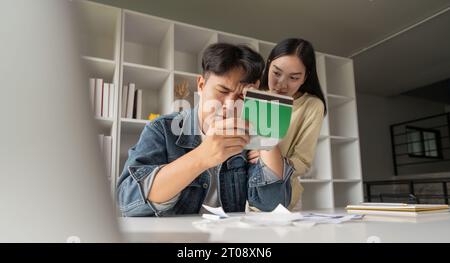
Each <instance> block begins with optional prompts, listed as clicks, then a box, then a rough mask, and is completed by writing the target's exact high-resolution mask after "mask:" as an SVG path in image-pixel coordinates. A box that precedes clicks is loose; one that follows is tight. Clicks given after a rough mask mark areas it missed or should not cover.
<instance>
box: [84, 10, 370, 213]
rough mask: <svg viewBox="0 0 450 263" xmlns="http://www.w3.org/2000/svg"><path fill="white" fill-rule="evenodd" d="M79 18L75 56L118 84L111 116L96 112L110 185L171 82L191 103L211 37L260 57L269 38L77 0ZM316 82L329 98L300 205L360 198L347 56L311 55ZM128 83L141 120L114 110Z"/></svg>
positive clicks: (168, 98)
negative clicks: (184, 89) (137, 98)
mask: <svg viewBox="0 0 450 263" xmlns="http://www.w3.org/2000/svg"><path fill="white" fill-rule="evenodd" d="M77 6H80V9H81V11H82V13H83V16H84V19H83V20H84V24H85V25H84V27H83V28H84V30H83V31H82V32H81V36H82V40H83V45H82V52H83V54H82V55H83V57H82V59H83V60H84V61H85V62H86V69H87V71H88V75H89V77H95V78H103V79H104V80H105V81H106V82H110V83H114V84H115V86H116V87H117V88H116V89H115V94H114V103H115V107H114V109H115V112H114V116H113V118H97V123H98V125H99V128H100V131H101V132H103V133H104V134H108V135H111V136H112V138H113V146H112V148H113V149H112V152H113V160H112V166H113V167H111V174H112V176H111V178H113V179H112V180H111V190H112V193H114V191H115V187H114V186H115V184H116V180H117V178H118V176H120V174H121V172H122V170H123V166H124V163H125V161H126V159H127V157H128V149H129V148H130V147H131V146H133V145H134V144H135V143H136V142H137V140H138V138H139V135H140V133H141V132H142V129H143V128H144V127H145V124H146V123H147V122H148V120H147V117H148V115H149V114H150V113H158V114H167V113H170V112H172V109H173V107H174V104H173V102H174V100H175V94H174V87H175V85H179V84H181V83H187V85H188V88H189V90H190V95H189V97H188V98H187V100H188V101H189V103H190V105H194V104H193V103H194V101H195V98H194V92H195V91H196V90H197V87H196V79H197V76H198V75H199V74H200V73H201V56H202V52H203V51H204V49H205V48H206V47H207V46H208V45H209V44H212V43H216V42H227V43H234V44H246V45H248V46H250V47H252V48H254V49H255V50H256V51H259V52H260V53H261V55H262V56H263V57H264V58H265V59H267V57H268V55H269V53H270V51H271V49H272V48H273V47H274V46H275V43H271V42H267V41H261V40H258V39H253V38H249V37H245V36H239V35H234V34H229V33H226V32H220V31H217V30H212V29H208V28H202V27H198V26H193V25H189V24H185V23H180V22H177V21H172V20H168V19H164V18H158V17H155V16H151V15H147V14H143V13H139V12H135V11H130V10H126V9H121V8H116V7H112V6H108V5H103V4H98V3H93V2H90V1H81V2H77ZM316 60H317V61H316V63H317V71H318V75H319V80H320V83H321V85H322V88H323V91H324V93H325V95H326V100H327V102H328V115H327V116H326V118H325V119H324V122H323V125H322V129H321V132H320V137H319V140H318V144H317V151H316V156H315V158H314V161H313V166H312V168H311V170H310V171H309V172H308V173H307V174H306V175H305V176H304V177H302V178H301V179H300V182H301V183H302V186H303V188H304V189H305V190H304V193H303V196H302V200H303V202H302V209H320V208H333V207H342V206H345V205H347V204H348V203H356V202H359V201H362V200H363V192H362V175H361V160H360V149H359V135H358V123H357V110H356V99H355V84H354V76H353V62H352V60H351V59H348V58H343V57H338V56H334V55H330V54H325V53H321V52H317V53H316ZM128 83H135V86H136V89H141V90H142V97H143V100H142V102H143V105H142V118H143V119H142V120H137V119H129V118H124V117H122V116H121V112H122V107H123V106H124V105H123V102H122V95H121V94H122V88H123V86H124V85H126V84H128Z"/></svg>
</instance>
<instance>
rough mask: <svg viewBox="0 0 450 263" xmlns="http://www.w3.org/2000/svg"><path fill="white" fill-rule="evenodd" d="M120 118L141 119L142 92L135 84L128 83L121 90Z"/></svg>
mask: <svg viewBox="0 0 450 263" xmlns="http://www.w3.org/2000/svg"><path fill="white" fill-rule="evenodd" d="M122 103H123V104H122V112H121V116H122V117H123V118H128V119H142V90H141V89H136V84H134V83H128V85H124V86H123V90H122Z"/></svg>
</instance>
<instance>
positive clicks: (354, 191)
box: [333, 181, 363, 208]
mask: <svg viewBox="0 0 450 263" xmlns="http://www.w3.org/2000/svg"><path fill="white" fill-rule="evenodd" d="M333 194H334V207H337V208H340V207H345V206H347V205H350V204H358V203H360V202H362V201H363V199H362V196H363V194H362V183H361V182H360V181H359V182H358V181H356V182H334V183H333Z"/></svg>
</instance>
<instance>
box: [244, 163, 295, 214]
mask: <svg viewBox="0 0 450 263" xmlns="http://www.w3.org/2000/svg"><path fill="white" fill-rule="evenodd" d="M293 172H294V168H293V166H292V165H291V164H290V163H289V161H288V160H287V159H286V158H283V177H282V178H281V179H280V178H279V177H278V176H277V175H276V174H275V173H274V172H273V171H272V170H271V169H270V168H269V167H268V166H267V165H266V164H265V163H264V162H263V161H262V159H261V158H258V162H257V163H256V164H249V166H248V176H249V177H248V202H249V205H250V206H252V207H256V208H258V209H259V210H261V211H272V210H273V209H275V208H276V207H277V206H278V204H282V205H283V206H285V207H288V206H289V202H290V201H291V194H292V193H291V192H292V189H291V183H290V178H291V176H292V174H293Z"/></svg>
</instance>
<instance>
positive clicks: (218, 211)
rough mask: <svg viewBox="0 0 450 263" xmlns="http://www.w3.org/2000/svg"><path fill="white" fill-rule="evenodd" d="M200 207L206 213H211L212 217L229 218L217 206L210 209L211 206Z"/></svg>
mask: <svg viewBox="0 0 450 263" xmlns="http://www.w3.org/2000/svg"><path fill="white" fill-rule="evenodd" d="M202 206H203V208H205V209H206V210H207V211H208V212H210V213H212V214H213V215H216V216H219V217H220V218H226V217H230V216H229V215H227V214H226V213H225V211H223V208H222V207H221V206H219V207H211V206H207V205H202Z"/></svg>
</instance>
